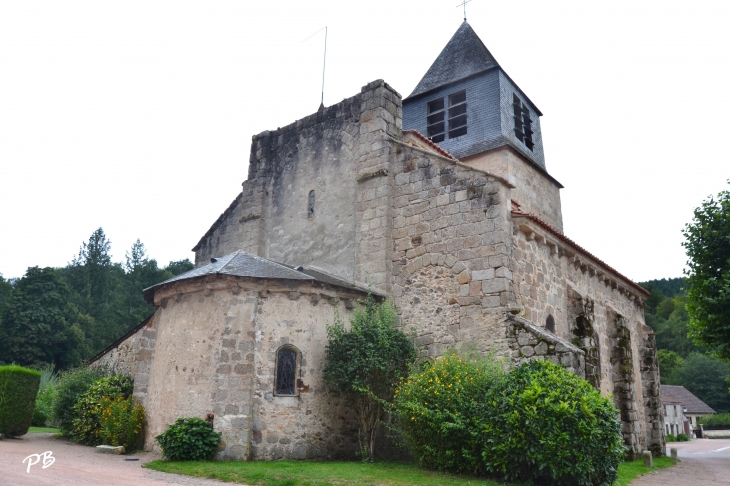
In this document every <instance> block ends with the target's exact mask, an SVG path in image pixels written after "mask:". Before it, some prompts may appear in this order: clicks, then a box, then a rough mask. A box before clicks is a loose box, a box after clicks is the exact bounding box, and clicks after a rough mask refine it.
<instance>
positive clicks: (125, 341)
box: [89, 316, 157, 405]
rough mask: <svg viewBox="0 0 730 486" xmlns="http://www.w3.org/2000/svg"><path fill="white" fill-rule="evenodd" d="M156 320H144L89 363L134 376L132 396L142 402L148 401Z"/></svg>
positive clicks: (143, 403) (91, 365) (152, 318)
mask: <svg viewBox="0 0 730 486" xmlns="http://www.w3.org/2000/svg"><path fill="white" fill-rule="evenodd" d="M155 320H156V316H152V317H150V318H149V319H147V320H145V321H144V322H143V323H142V325H140V326H139V327H138V328H137V329H136V330H133V331H132V332H131V333H129V334H128V335H127V336H126V337H124V338H122V340H121V341H120V342H118V343H115V344H113V345H112V346H110V347H109V348H108V349H107V350H105V351H104V352H103V354H101V356H99V357H98V358H97V359H95V360H94V361H92V362H91V363H89V366H90V367H106V368H109V369H112V370H114V372H115V373H119V374H123V375H128V376H131V377H133V378H134V396H135V397H137V399H138V400H139V401H140V402H141V403H142V405H146V403H147V393H148V390H149V388H148V385H149V378H150V365H151V364H152V361H153V359H154V357H155V344H156V342H157V331H156V330H155Z"/></svg>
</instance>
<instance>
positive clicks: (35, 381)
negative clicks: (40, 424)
mask: <svg viewBox="0 0 730 486" xmlns="http://www.w3.org/2000/svg"><path fill="white" fill-rule="evenodd" d="M40 382H41V373H40V372H39V371H35V370H29V369H28V368H23V367H22V366H17V365H7V366H0V433H3V434H5V435H7V436H8V437H17V436H20V435H23V434H25V433H27V432H28V428H29V427H30V422H31V420H32V419H33V408H34V407H35V399H36V395H38V387H39V386H40Z"/></svg>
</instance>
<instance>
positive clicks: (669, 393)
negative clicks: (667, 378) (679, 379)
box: [662, 385, 715, 413]
mask: <svg viewBox="0 0 730 486" xmlns="http://www.w3.org/2000/svg"><path fill="white" fill-rule="evenodd" d="M662 401H663V402H679V403H681V404H682V405H683V406H684V408H686V409H687V413H715V411H714V410H713V409H712V407H710V406H709V405H708V404H706V403H705V402H703V401H702V400H700V399H699V398H697V397H696V396H694V394H693V393H692V392H691V391H689V390H687V389H686V388H685V387H683V386H677V385H662Z"/></svg>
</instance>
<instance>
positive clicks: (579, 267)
mask: <svg viewBox="0 0 730 486" xmlns="http://www.w3.org/2000/svg"><path fill="white" fill-rule="evenodd" d="M514 214H516V215H515V216H514V223H515V224H514V228H515V232H514V258H513V267H512V271H513V274H514V292H515V294H516V298H517V300H518V301H519V302H520V305H521V312H522V315H523V316H524V318H525V319H528V320H530V321H531V322H534V323H536V324H538V325H539V326H541V327H544V326H545V324H546V321H547V318H548V316H553V318H554V321H555V326H556V330H555V333H556V334H557V335H559V336H562V337H563V338H565V339H567V340H570V341H571V342H574V343H575V344H576V345H577V346H578V347H580V348H581V349H582V350H583V351H584V352H585V354H586V356H585V360H586V378H587V379H588V380H589V381H590V382H591V383H592V384H593V385H594V386H595V387H596V388H598V389H599V390H601V392H602V393H603V394H604V395H609V394H612V395H613V396H614V400H615V402H616V406H617V408H619V410H620V411H621V414H622V422H623V424H624V425H623V427H624V430H623V433H624V439H625V442H626V445H627V446H628V447H629V448H630V449H631V451H633V452H632V453H637V452H640V451H641V450H644V449H646V448H648V447H650V446H653V447H654V448H655V449H660V448H661V447H662V446H661V440H660V441H659V442H657V440H656V438H655V437H654V438H652V433H651V431H652V430H654V427H655V426H654V423H655V422H656V421H657V417H656V414H657V413H658V412H657V408H656V405H657V404H658V400H659V399H658V396H657V395H656V393H657V392H656V391H655V390H654V388H653V387H654V385H648V384H646V385H645V383H644V382H645V380H649V381H651V377H652V373H654V372H655V371H656V370H657V368H653V366H654V365H653V364H651V363H644V362H643V361H642V360H641V359H638V357H640V356H642V354H641V352H640V348H645V347H646V346H648V345H649V346H650V345H651V343H650V342H648V341H647V340H643V341H642V340H641V339H639V338H638V336H640V335H642V333H645V332H646V331H645V329H646V325H645V324H644V315H643V310H644V309H643V299H645V298H646V292H644V291H643V290H642V289H639V288H637V286H636V284H634V283H633V282H631V281H629V280H627V279H625V278H624V277H622V276H621V275H620V274H618V273H617V272H615V271H614V270H613V269H611V268H610V267H608V266H606V265H605V264H603V263H602V262H600V260H597V259H595V257H593V256H592V255H590V254H588V253H587V252H585V251H584V250H582V249H581V248H580V247H577V245H574V244H572V243H571V242H570V241H569V240H567V239H564V238H562V237H561V236H558V235H556V234H555V233H551V232H550V231H549V230H547V229H546V228H545V226H544V224H542V225H541V224H538V223H537V222H536V221H535V220H533V219H530V218H528V217H526V216H522V215H521V213H520V212H519V211H518V212H517V213H514ZM642 365H643V366H644V367H645V369H644V370H643V371H642ZM647 383H648V382H647ZM645 391H648V392H651V393H652V396H650V397H645V396H644V393H645Z"/></svg>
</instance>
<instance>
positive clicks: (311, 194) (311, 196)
mask: <svg viewBox="0 0 730 486" xmlns="http://www.w3.org/2000/svg"><path fill="white" fill-rule="evenodd" d="M313 217H314V191H309V209H308V211H307V218H313Z"/></svg>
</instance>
